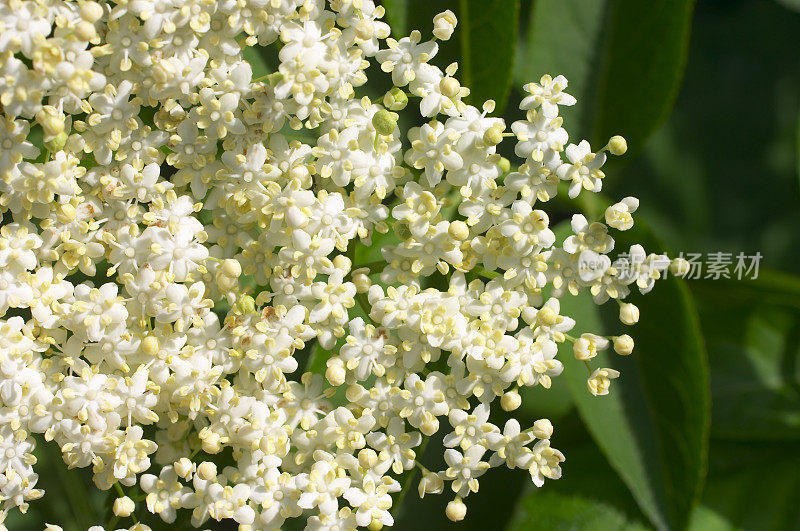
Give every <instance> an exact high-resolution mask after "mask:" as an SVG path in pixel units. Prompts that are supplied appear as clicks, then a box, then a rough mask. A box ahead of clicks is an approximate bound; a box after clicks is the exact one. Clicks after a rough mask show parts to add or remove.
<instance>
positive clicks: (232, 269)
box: [219, 258, 242, 278]
mask: <svg viewBox="0 0 800 531" xmlns="http://www.w3.org/2000/svg"><path fill="white" fill-rule="evenodd" d="M219 269H220V271H221V272H222V274H223V275H225V276H226V277H231V278H239V275H241V274H242V266H241V264H240V263H239V262H238V260H234V259H232V258H228V259H227V260H223V261H222V264H221V265H220V268H219Z"/></svg>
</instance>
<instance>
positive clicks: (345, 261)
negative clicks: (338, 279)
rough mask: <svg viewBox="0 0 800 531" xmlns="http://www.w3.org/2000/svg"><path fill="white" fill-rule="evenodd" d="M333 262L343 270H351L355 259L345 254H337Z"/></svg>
mask: <svg viewBox="0 0 800 531" xmlns="http://www.w3.org/2000/svg"><path fill="white" fill-rule="evenodd" d="M332 262H333V267H335V268H336V269H341V270H342V271H350V268H352V267H353V261H352V260H350V259H349V258H348V257H346V256H345V255H343V254H337V255H336V256H334V257H333V260H332Z"/></svg>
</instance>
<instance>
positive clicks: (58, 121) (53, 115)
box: [36, 105, 64, 142]
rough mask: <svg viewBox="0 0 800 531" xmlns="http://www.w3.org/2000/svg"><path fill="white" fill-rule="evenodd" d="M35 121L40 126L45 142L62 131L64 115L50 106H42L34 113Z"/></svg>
mask: <svg viewBox="0 0 800 531" xmlns="http://www.w3.org/2000/svg"><path fill="white" fill-rule="evenodd" d="M36 121H37V122H38V123H39V125H41V126H42V130H43V131H44V140H45V142H47V141H50V140H53V139H54V138H55V137H57V136H58V135H59V133H62V132H63V131H64V115H63V114H62V113H61V111H59V110H58V109H56V108H55V107H53V106H52V105H44V106H43V107H42V108H41V110H40V111H39V112H37V113H36Z"/></svg>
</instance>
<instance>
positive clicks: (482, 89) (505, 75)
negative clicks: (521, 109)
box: [456, 0, 519, 112]
mask: <svg viewBox="0 0 800 531" xmlns="http://www.w3.org/2000/svg"><path fill="white" fill-rule="evenodd" d="M458 7H459V9H458V13H457V15H458V27H457V28H456V31H457V32H458V34H459V39H460V43H461V62H460V64H459V66H460V79H461V82H462V83H463V84H464V85H466V86H467V87H469V89H470V91H471V92H470V96H469V100H470V101H471V102H472V104H473V105H477V106H479V107H480V106H481V105H482V104H483V102H484V101H486V100H489V99H492V100H495V101H496V102H497V109H498V112H502V111H503V109H504V108H505V105H506V102H507V101H508V94H509V92H510V91H511V80H512V78H513V70H514V54H515V52H516V45H517V33H518V20H519V0H459V3H458Z"/></svg>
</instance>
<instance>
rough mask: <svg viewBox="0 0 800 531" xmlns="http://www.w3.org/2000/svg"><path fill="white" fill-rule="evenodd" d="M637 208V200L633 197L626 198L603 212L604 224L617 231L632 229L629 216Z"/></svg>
mask: <svg viewBox="0 0 800 531" xmlns="http://www.w3.org/2000/svg"><path fill="white" fill-rule="evenodd" d="M637 208H639V200H638V199H636V198H635V197H626V198H625V199H623V200H622V201H620V202H619V203H615V204H613V205H611V206H610V207H608V208H607V209H606V212H605V218H606V224H608V226H609V227H614V228H615V229H618V230H628V229H630V228H631V227H633V217H632V216H631V214H633V213H634V212H636V209H637Z"/></svg>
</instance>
